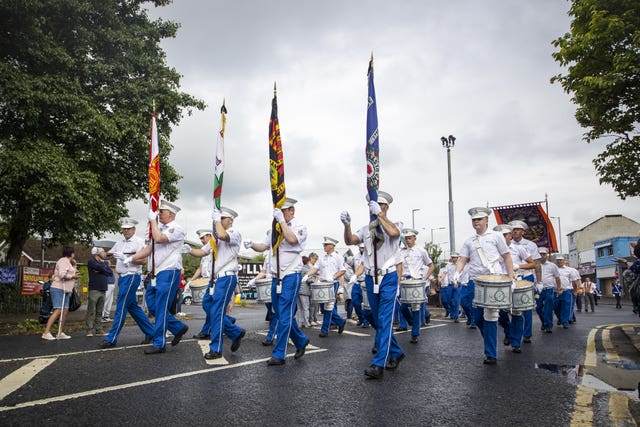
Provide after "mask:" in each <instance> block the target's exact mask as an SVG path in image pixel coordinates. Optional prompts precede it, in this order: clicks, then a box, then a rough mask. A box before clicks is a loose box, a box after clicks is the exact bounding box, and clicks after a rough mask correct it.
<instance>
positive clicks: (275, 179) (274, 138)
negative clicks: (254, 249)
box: [269, 83, 286, 254]
mask: <svg viewBox="0 0 640 427" xmlns="http://www.w3.org/2000/svg"><path fill="white" fill-rule="evenodd" d="M269 176H270V180H271V199H272V201H273V207H274V208H282V205H283V204H284V201H285V199H286V194H285V186H284V155H283V154H282V141H281V140H280V125H279V124H278V100H277V97H276V84H275V83H274V84H273V101H271V119H270V120H269ZM282 238H283V234H282V227H281V226H280V224H279V223H278V221H276V220H275V218H274V220H273V225H272V227H271V248H272V250H273V253H274V254H275V253H276V251H277V250H278V247H279V246H280V242H282Z"/></svg>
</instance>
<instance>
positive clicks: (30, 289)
mask: <svg viewBox="0 0 640 427" xmlns="http://www.w3.org/2000/svg"><path fill="white" fill-rule="evenodd" d="M52 273H53V269H51V268H40V267H22V295H40V289H41V288H42V285H41V284H40V283H38V280H41V281H43V282H46V281H47V280H49V274H52Z"/></svg>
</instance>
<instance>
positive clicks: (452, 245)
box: [440, 135, 456, 253]
mask: <svg viewBox="0 0 640 427" xmlns="http://www.w3.org/2000/svg"><path fill="white" fill-rule="evenodd" d="M440 141H442V148H446V149H447V174H448V175H447V176H448V178H449V249H450V252H451V253H453V252H455V250H456V237H455V236H456V233H455V227H454V224H453V196H452V193H451V149H452V148H453V146H454V145H455V143H456V138H455V137H454V136H453V135H449V138H445V137H444V136H443V137H442V138H440Z"/></svg>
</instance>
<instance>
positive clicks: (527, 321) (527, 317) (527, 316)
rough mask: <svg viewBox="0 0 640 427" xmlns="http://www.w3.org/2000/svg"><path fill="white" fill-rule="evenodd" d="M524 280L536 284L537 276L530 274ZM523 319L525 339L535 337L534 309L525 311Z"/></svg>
mask: <svg viewBox="0 0 640 427" xmlns="http://www.w3.org/2000/svg"><path fill="white" fill-rule="evenodd" d="M524 280H528V281H529V282H531V283H535V276H534V275H533V274H530V275H529V276H526V277H524ZM536 292H537V291H536ZM522 317H523V319H524V332H523V334H524V336H525V337H527V338H531V336H532V335H533V309H531V310H525V311H523V312H522Z"/></svg>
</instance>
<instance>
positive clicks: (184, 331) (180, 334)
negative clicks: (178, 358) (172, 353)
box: [171, 325, 189, 345]
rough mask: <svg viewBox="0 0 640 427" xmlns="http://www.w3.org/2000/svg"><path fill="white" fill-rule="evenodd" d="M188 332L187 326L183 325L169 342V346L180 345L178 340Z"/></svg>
mask: <svg viewBox="0 0 640 427" xmlns="http://www.w3.org/2000/svg"><path fill="white" fill-rule="evenodd" d="M188 330H189V325H184V328H182V329H180V332H178V333H177V334H176V335H175V336H174V337H173V339H172V340H171V345H178V344H180V340H181V339H182V336H183V335H184V334H186V333H187V331H188Z"/></svg>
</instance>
